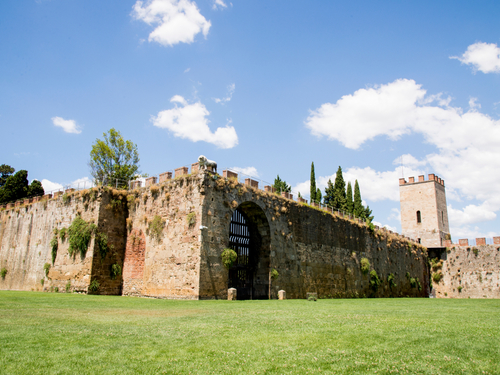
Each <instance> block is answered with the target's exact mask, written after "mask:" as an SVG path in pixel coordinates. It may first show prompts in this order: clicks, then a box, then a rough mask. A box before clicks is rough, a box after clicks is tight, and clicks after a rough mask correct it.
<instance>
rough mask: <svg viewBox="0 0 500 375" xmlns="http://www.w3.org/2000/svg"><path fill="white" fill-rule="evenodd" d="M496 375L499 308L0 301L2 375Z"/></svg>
mask: <svg viewBox="0 0 500 375" xmlns="http://www.w3.org/2000/svg"><path fill="white" fill-rule="evenodd" d="M163 373H166V374H190V373H192V374H226V373H227V374H235V373H245V374H254V373H255V374H259V373H260V374H265V373H272V374H320V373H326V374H354V373H358V374H363V373H367V374H388V373H409V374H500V300H470V299H464V300H452V299H413V298H412V299H410V298H401V299H351V300H337V299H334V300H319V301H317V302H308V301H305V300H288V301H171V300H156V299H144V298H129V297H108V296H87V295H78V294H63V293H60V294H56V293H36V292H14V291H0V374H120V375H122V374H163Z"/></svg>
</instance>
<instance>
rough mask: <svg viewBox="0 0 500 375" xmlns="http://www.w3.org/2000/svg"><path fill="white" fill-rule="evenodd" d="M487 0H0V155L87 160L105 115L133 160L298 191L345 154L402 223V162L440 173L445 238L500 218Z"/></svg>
mask: <svg viewBox="0 0 500 375" xmlns="http://www.w3.org/2000/svg"><path fill="white" fill-rule="evenodd" d="M499 15H500V3H499V2H498V1H481V2H479V3H478V2H471V1H439V2H435V1H418V2H409V1H404V2H403V1H373V0H371V1H349V2H347V1H345V2H338V1H315V2H314V1H312V2H305V1H292V0H287V1H259V0H252V1H238V0H234V1H233V2H229V1H227V0H196V1H192V0H154V1H142V2H141V1H134V0H132V1H126V0H120V1H113V0H106V1H101V2H97V1H69V0H66V1H63V0H38V1H35V0H16V1H8V0H6V1H2V2H0V49H1V51H2V53H1V54H0V69H1V73H0V87H1V88H2V90H0V124H1V128H2V135H3V137H2V138H3V142H2V147H1V149H0V156H1V160H0V164H1V163H6V164H9V165H11V166H13V167H14V168H16V170H20V169H26V170H28V172H29V179H34V178H36V179H39V180H42V181H43V183H44V186H46V187H47V188H52V187H56V186H59V185H66V184H69V183H72V182H74V181H78V180H80V181H81V180H82V179H85V178H89V177H90V173H89V169H88V165H87V163H88V161H89V153H90V149H91V145H92V143H93V142H94V141H95V139H96V138H101V137H102V134H103V133H104V132H106V131H107V130H109V129H110V128H111V127H114V128H116V129H117V130H119V131H120V132H121V133H122V135H123V136H124V137H125V138H126V139H130V140H132V141H133V142H134V143H136V144H137V146H138V149H139V153H140V158H141V161H140V166H141V171H142V172H143V173H148V174H150V175H154V174H159V173H162V172H164V171H166V170H171V169H174V168H177V167H180V166H183V165H187V164H191V163H193V162H195V161H196V160H197V157H198V156H199V155H200V154H203V155H206V156H207V157H208V158H210V159H213V160H216V161H217V162H218V164H219V169H224V168H239V169H241V170H243V171H246V172H247V173H249V174H252V175H254V176H256V177H258V178H259V179H261V180H264V181H268V182H272V181H273V180H274V178H275V177H276V175H277V174H279V175H280V177H281V178H282V179H285V180H286V181H287V182H288V183H289V184H291V185H292V187H293V190H294V191H295V192H297V191H301V192H302V194H303V195H305V196H306V195H308V190H309V189H308V184H309V173H310V166H311V162H312V161H314V163H315V168H316V178H317V181H318V183H319V186H320V187H321V188H322V189H323V188H324V186H325V185H326V182H327V181H328V179H329V178H331V179H332V180H333V179H334V174H335V172H336V170H337V168H338V166H339V165H340V166H342V169H343V171H344V175H345V177H346V179H348V180H351V181H352V182H354V180H355V179H358V181H359V182H360V187H361V194H362V197H363V199H364V200H365V201H366V203H367V204H369V205H370V207H371V208H372V209H373V212H374V214H375V220H376V221H377V222H379V223H381V224H384V225H388V226H389V227H391V228H394V229H395V230H397V231H400V222H399V191H398V179H399V178H400V177H401V176H402V170H401V167H400V162H399V161H400V160H401V156H403V165H404V169H403V171H404V176H405V177H406V178H408V177H410V176H417V175H419V174H428V173H436V174H437V175H439V176H440V177H442V178H443V179H444V180H445V183H446V187H447V199H448V209H449V216H450V222H451V227H452V228H451V232H452V236H453V239H455V240H456V239H458V238H467V237H469V238H474V237H476V236H489V237H491V236H492V235H498V234H500V229H499V225H498V224H499V223H500V219H499V218H498V214H499V211H500V195H499V194H498V190H499V186H500V174H499V173H498V171H499V170H500V147H499V146H500V122H499V115H500V91H499V87H500V74H499V73H500V48H499V44H500V24H499V23H498V19H499Z"/></svg>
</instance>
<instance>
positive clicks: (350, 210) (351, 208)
mask: <svg viewBox="0 0 500 375" xmlns="http://www.w3.org/2000/svg"><path fill="white" fill-rule="evenodd" d="M346 211H347V212H348V213H350V214H353V213H354V202H353V200H352V186H351V182H350V181H349V182H348V183H347V192H346Z"/></svg>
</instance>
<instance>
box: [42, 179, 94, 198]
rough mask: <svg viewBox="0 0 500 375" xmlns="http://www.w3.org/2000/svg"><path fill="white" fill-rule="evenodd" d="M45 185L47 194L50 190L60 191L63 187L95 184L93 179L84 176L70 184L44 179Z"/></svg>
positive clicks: (80, 187) (84, 186)
mask: <svg viewBox="0 0 500 375" xmlns="http://www.w3.org/2000/svg"><path fill="white" fill-rule="evenodd" d="M40 182H41V183H42V186H43V190H45V194H48V193H50V192H54V191H59V190H61V189H68V188H75V189H84V188H89V187H92V186H94V184H93V182H92V180H91V179H90V178H88V177H82V178H79V179H77V180H75V181H72V182H70V183H69V184H65V185H63V184H60V183H58V182H52V181H49V180H47V179H43V180H42V181H40Z"/></svg>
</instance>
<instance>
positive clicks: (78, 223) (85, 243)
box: [68, 216, 97, 258]
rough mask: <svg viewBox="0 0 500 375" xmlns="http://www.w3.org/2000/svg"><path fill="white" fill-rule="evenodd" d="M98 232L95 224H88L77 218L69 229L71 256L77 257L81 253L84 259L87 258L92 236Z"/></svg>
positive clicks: (69, 250)
mask: <svg viewBox="0 0 500 375" xmlns="http://www.w3.org/2000/svg"><path fill="white" fill-rule="evenodd" d="M96 232H97V226H96V225H95V224H94V223H87V222H86V221H85V220H83V219H82V217H81V216H77V217H75V218H74V220H73V222H72V223H71V225H70V226H69V228H68V241H69V248H68V252H69V255H71V256H75V254H76V253H77V252H79V253H80V255H81V256H82V258H83V257H85V254H86V253H87V249H88V247H89V243H90V240H91V238H92V235H93V234H95V233H96Z"/></svg>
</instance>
